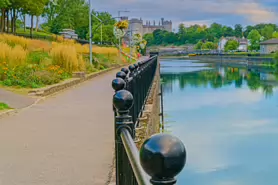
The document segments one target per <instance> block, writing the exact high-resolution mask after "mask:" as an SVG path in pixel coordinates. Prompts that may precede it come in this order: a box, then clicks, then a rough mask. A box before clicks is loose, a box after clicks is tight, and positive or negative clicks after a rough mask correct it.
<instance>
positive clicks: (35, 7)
mask: <svg viewBox="0 0 278 185" xmlns="http://www.w3.org/2000/svg"><path fill="white" fill-rule="evenodd" d="M48 2H49V0H40V1H37V0H28V1H26V2H25V3H24V8H25V10H26V11H27V12H28V14H29V15H31V28H30V36H31V37H32V36H33V28H34V16H40V15H41V14H42V13H43V11H44V7H45V6H46V5H47V4H48Z"/></svg>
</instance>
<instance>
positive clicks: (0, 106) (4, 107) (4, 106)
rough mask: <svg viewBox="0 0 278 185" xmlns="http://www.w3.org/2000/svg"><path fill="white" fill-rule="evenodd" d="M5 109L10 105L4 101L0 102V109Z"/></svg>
mask: <svg viewBox="0 0 278 185" xmlns="http://www.w3.org/2000/svg"><path fill="white" fill-rule="evenodd" d="M6 109H10V107H9V106H8V105H7V104H5V103H2V102H0V111H1V110H6Z"/></svg>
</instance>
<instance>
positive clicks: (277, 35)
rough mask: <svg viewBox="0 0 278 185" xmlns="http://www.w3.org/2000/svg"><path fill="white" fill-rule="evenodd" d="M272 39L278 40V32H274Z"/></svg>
mask: <svg viewBox="0 0 278 185" xmlns="http://www.w3.org/2000/svg"><path fill="white" fill-rule="evenodd" d="M272 38H277V39H278V32H277V31H275V32H273V34H272Z"/></svg>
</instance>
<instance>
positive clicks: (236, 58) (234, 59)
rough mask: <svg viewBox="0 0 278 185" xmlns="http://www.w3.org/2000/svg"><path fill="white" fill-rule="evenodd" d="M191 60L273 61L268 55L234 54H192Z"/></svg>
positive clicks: (262, 62)
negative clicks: (237, 55) (242, 55)
mask: <svg viewBox="0 0 278 185" xmlns="http://www.w3.org/2000/svg"><path fill="white" fill-rule="evenodd" d="M189 58H190V59H193V60H200V61H212V62H237V63H238V62H248V63H250V64H252V63H254V64H265V63H274V62H275V60H274V58H269V57H235V56H192V57H189Z"/></svg>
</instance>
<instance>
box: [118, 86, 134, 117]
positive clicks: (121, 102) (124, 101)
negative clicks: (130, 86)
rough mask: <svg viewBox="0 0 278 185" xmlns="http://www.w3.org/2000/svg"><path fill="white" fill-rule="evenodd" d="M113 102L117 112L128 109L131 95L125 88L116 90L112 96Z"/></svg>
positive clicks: (131, 98)
mask: <svg viewBox="0 0 278 185" xmlns="http://www.w3.org/2000/svg"><path fill="white" fill-rule="evenodd" d="M113 104H114V107H115V108H116V109H117V110H118V111H119V112H125V111H128V110H129V109H130V108H131V107H132V105H133V96H132V94H131V93H130V92H129V91H127V90H120V91H117V92H116V94H115V95H114V97H113Z"/></svg>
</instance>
